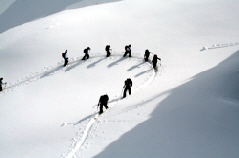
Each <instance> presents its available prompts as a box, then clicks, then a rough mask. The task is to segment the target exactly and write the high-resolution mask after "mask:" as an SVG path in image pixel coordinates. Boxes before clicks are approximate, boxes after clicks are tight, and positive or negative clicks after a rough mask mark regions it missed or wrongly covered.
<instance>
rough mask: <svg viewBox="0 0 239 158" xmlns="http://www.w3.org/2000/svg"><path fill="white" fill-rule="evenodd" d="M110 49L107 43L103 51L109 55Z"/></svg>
mask: <svg viewBox="0 0 239 158" xmlns="http://www.w3.org/2000/svg"><path fill="white" fill-rule="evenodd" d="M111 50H112V49H110V45H107V46H106V47H105V51H106V53H107V55H106V57H109V56H110V54H111V53H110V51H111Z"/></svg>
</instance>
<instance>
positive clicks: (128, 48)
mask: <svg viewBox="0 0 239 158" xmlns="http://www.w3.org/2000/svg"><path fill="white" fill-rule="evenodd" d="M127 54H129V57H131V45H128V46H125V53H124V57H126V55H127Z"/></svg>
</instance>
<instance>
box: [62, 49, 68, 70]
mask: <svg viewBox="0 0 239 158" xmlns="http://www.w3.org/2000/svg"><path fill="white" fill-rule="evenodd" d="M62 57H63V58H64V60H65V63H64V67H65V66H66V65H67V64H68V55H67V50H66V51H65V53H62Z"/></svg>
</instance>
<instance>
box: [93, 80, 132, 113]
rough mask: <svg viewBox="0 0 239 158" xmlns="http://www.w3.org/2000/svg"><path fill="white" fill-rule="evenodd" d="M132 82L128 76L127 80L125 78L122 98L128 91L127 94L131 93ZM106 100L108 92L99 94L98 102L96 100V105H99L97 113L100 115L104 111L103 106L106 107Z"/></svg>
mask: <svg viewBox="0 0 239 158" xmlns="http://www.w3.org/2000/svg"><path fill="white" fill-rule="evenodd" d="M132 85H133V83H132V80H131V79H130V78H127V80H125V82H124V87H123V89H124V94H123V98H125V97H126V95H127V92H129V95H131V87H132ZM108 101H109V96H108V94H104V95H101V96H100V99H99V102H98V106H100V111H99V115H101V114H102V113H103V112H104V110H103V109H104V107H105V109H108V108H109V107H108Z"/></svg>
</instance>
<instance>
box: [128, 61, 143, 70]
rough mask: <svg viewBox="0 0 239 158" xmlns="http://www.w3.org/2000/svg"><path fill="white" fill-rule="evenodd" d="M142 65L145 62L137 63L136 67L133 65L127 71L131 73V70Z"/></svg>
mask: <svg viewBox="0 0 239 158" xmlns="http://www.w3.org/2000/svg"><path fill="white" fill-rule="evenodd" d="M144 63H145V62H144V61H143V62H142V63H139V64H138V65H134V66H132V67H131V68H129V69H128V70H127V71H132V70H134V69H136V68H138V67H139V66H140V65H142V64H144Z"/></svg>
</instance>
